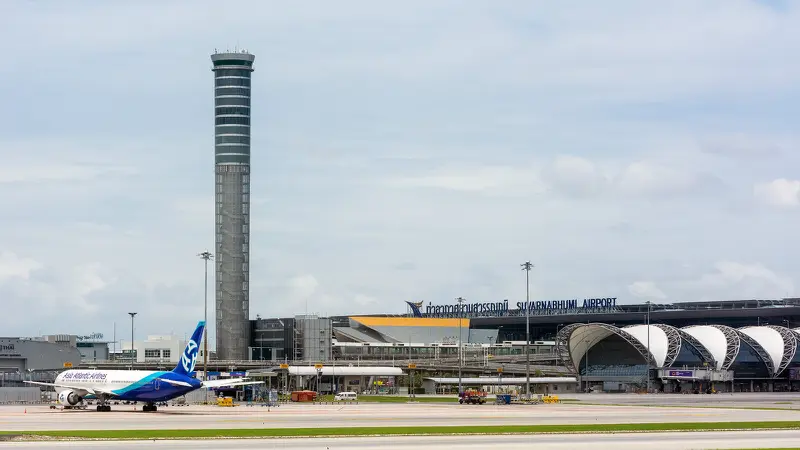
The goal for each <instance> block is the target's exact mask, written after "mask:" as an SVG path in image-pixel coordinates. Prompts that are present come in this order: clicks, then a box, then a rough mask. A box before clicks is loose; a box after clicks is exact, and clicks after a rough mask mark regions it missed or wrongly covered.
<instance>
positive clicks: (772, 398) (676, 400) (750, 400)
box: [562, 392, 800, 409]
mask: <svg viewBox="0 0 800 450" xmlns="http://www.w3.org/2000/svg"><path fill="white" fill-rule="evenodd" d="M562 398H569V399H572V400H578V401H580V402H584V403H592V404H624V405H658V406H665V405H669V406H695V407H697V406H706V407H708V406H714V407H737V408H785V409H800V393H797V392H794V393H792V392H763V393H735V394H650V395H641V394H570V395H565V396H562Z"/></svg>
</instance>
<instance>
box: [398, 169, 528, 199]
mask: <svg viewBox="0 0 800 450" xmlns="http://www.w3.org/2000/svg"><path fill="white" fill-rule="evenodd" d="M389 185H390V186H396V187H423V188H438V189H445V190H452V191H463V192H488V193H506V194H515V193H516V194H518V193H527V194H530V193H536V192H541V191H542V183H541V181H540V180H539V177H538V174H537V173H536V171H534V170H532V169H530V168H525V167H507V166H506V167H503V166H497V167H491V166H485V167H473V168H466V167H465V168H443V169H440V170H437V171H434V172H433V173H431V174H429V175H420V176H411V177H401V178H398V179H393V180H390V181H389Z"/></svg>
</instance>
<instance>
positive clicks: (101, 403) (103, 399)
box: [97, 395, 111, 412]
mask: <svg viewBox="0 0 800 450" xmlns="http://www.w3.org/2000/svg"><path fill="white" fill-rule="evenodd" d="M97 411H98V412H111V405H109V404H108V397H107V396H105V395H101V396H99V397H98V398H97Z"/></svg>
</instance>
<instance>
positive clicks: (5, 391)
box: [0, 387, 49, 405]
mask: <svg viewBox="0 0 800 450" xmlns="http://www.w3.org/2000/svg"><path fill="white" fill-rule="evenodd" d="M47 401H49V399H48V400H47ZM44 402H45V399H44V397H43V396H42V391H41V390H39V388H38V387H1V388H0V405H8V404H19V403H44Z"/></svg>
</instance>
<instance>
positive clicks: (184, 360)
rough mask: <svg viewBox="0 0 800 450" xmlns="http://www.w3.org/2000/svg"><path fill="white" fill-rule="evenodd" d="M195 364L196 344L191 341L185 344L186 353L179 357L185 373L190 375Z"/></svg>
mask: <svg viewBox="0 0 800 450" xmlns="http://www.w3.org/2000/svg"><path fill="white" fill-rule="evenodd" d="M196 362H197V342H195V341H194V339H192V340H191V341H189V343H188V344H186V351H185V352H183V355H182V356H181V364H183V369H184V370H185V371H186V373H191V372H192V370H194V365H195V363H196Z"/></svg>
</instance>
